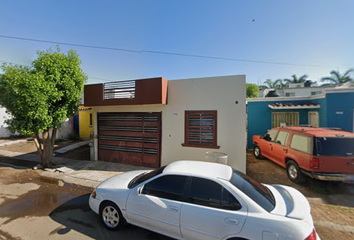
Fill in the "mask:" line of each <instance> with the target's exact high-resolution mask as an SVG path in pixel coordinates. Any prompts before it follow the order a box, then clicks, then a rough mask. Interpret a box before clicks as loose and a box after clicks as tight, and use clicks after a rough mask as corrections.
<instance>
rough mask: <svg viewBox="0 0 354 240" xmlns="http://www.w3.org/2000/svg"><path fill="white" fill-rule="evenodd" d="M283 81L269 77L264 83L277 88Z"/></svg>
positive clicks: (268, 86)
mask: <svg viewBox="0 0 354 240" xmlns="http://www.w3.org/2000/svg"><path fill="white" fill-rule="evenodd" d="M280 82H281V79H278V80H275V81H273V80H272V79H267V80H265V81H264V82H263V83H264V84H265V86H266V87H267V88H276V87H277V86H278V85H279V84H280Z"/></svg>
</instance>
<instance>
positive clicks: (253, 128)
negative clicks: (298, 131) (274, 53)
mask: <svg viewBox="0 0 354 240" xmlns="http://www.w3.org/2000/svg"><path fill="white" fill-rule="evenodd" d="M272 103H316V104H317V103H319V104H320V106H321V108H320V109H289V110H274V109H271V108H269V107H268V105H269V104H272ZM325 106H326V100H325V99H311V100H308V99H306V100H286V101H284V100H279V101H260V102H248V103H247V114H248V118H247V123H248V132H247V147H248V148H252V147H253V145H252V136H253V135H259V134H265V133H266V132H267V130H269V129H271V128H272V112H298V113H299V124H300V125H307V124H308V112H309V111H318V112H319V117H320V126H321V127H324V126H326V121H325V114H326V111H325V110H322V108H324V109H325V108H326V107H325Z"/></svg>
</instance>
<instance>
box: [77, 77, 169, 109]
mask: <svg viewBox="0 0 354 240" xmlns="http://www.w3.org/2000/svg"><path fill="white" fill-rule="evenodd" d="M135 81H136V82H135V98H131V99H107V100H104V99H103V88H104V84H103V83H99V84H91V85H85V87H84V105H85V106H109V105H142V104H166V103H167V83H168V81H167V80H166V79H165V78H162V77H158V78H148V79H139V80H135Z"/></svg>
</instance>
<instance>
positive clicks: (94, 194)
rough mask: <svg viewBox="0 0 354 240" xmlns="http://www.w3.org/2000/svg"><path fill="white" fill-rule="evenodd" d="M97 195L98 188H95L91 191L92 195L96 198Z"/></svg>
mask: <svg viewBox="0 0 354 240" xmlns="http://www.w3.org/2000/svg"><path fill="white" fill-rule="evenodd" d="M96 195H97V193H96V189H94V190H93V191H92V193H91V196H92V197H93V198H96Z"/></svg>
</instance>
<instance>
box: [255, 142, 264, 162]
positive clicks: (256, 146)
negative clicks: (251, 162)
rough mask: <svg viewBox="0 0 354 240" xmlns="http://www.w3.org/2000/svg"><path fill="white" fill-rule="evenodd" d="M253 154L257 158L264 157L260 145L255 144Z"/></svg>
mask: <svg viewBox="0 0 354 240" xmlns="http://www.w3.org/2000/svg"><path fill="white" fill-rule="evenodd" d="M253 155H254V156H255V158H257V159H260V160H261V159H264V157H263V155H262V152H261V149H260V148H259V147H258V145H255V146H254V147H253Z"/></svg>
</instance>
